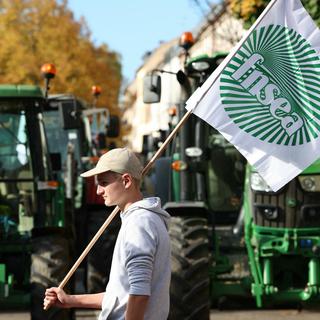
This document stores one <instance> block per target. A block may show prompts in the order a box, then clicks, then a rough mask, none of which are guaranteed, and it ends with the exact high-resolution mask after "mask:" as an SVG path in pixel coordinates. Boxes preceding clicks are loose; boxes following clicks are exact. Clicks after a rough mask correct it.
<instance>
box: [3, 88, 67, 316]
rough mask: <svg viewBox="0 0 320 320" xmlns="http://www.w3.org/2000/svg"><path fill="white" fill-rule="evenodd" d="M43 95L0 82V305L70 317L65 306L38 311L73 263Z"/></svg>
mask: <svg viewBox="0 0 320 320" xmlns="http://www.w3.org/2000/svg"><path fill="white" fill-rule="evenodd" d="M46 103H47V100H46V97H45V95H44V94H43V92H42V90H41V88H40V87H38V86H31V85H1V86H0V137H1V144H0V148H1V152H0V228H1V232H0V268H1V273H0V304H1V308H2V309H6V308H10V309H13V308H14V309H26V308H28V309H30V310H31V318H32V319H33V320H37V319H71V313H70V311H67V310H62V309H60V310H59V309H57V308H52V309H50V310H49V311H47V312H44V311H43V310H42V303H43V297H44V291H45V289H46V288H47V287H50V286H53V285H57V283H59V282H60V281H61V280H62V277H63V275H64V274H66V272H67V271H68V269H69V267H70V264H71V261H72V260H71V259H72V258H71V250H72V230H71V226H70V225H69V223H68V221H69V217H68V214H69V213H70V212H69V211H68V210H66V207H65V206H66V201H65V200H66V199H65V190H64V184H63V183H61V182H60V181H59V179H58V178H57V176H56V175H55V174H54V172H56V171H59V170H61V158H60V156H59V154H57V153H51V154H50V153H49V147H48V141H47V138H46V131H45V125H44V121H43V109H44V107H45V105H46Z"/></svg>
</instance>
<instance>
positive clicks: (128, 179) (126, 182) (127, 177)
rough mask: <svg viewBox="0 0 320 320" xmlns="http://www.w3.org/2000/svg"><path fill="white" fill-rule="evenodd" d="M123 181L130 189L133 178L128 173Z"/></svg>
mask: <svg viewBox="0 0 320 320" xmlns="http://www.w3.org/2000/svg"><path fill="white" fill-rule="evenodd" d="M122 181H123V185H124V187H125V188H126V189H127V188H129V187H130V186H131V185H132V183H133V181H132V177H131V176H130V175H129V174H127V173H125V174H123V175H122Z"/></svg>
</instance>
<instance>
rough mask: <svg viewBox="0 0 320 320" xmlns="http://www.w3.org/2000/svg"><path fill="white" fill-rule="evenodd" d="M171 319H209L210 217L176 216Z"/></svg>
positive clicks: (173, 232) (172, 260) (172, 247)
mask: <svg viewBox="0 0 320 320" xmlns="http://www.w3.org/2000/svg"><path fill="white" fill-rule="evenodd" d="M170 237H171V250H172V254H171V266H172V274H171V286H170V302H171V306H170V314H169V320H187V319H188V320H209V313H210V303H209V246H208V226H207V219H204V218H198V217H173V218H172V219H171V224H170Z"/></svg>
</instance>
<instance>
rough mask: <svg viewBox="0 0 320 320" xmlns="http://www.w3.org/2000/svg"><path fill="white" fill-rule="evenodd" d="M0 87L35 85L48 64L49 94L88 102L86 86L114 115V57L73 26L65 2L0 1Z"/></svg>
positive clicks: (81, 26) (82, 27) (117, 75)
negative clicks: (53, 71)
mask: <svg viewBox="0 0 320 320" xmlns="http://www.w3.org/2000/svg"><path fill="white" fill-rule="evenodd" d="M0 30H1V37H0V82H1V83H11V84H18V83H26V84H40V85H42V83H43V80H42V78H41V74H40V67H41V65H42V64H43V63H46V62H51V63H54V64H55V65H56V68H57V76H56V78H55V80H54V81H53V82H52V89H51V92H55V93H61V92H64V93H66V92H70V93H73V94H75V95H77V96H79V97H81V98H83V99H85V100H86V101H88V102H91V101H92V96H91V87H92V85H96V84H98V85H100V86H101V87H102V89H103V94H102V95H101V97H100V98H99V100H98V105H103V106H106V107H108V108H109V109H111V112H112V113H118V109H117V104H118V95H119V89H120V84H121V65H120V57H119V55H118V54H117V53H116V52H113V51H111V50H110V49H109V48H108V46H107V45H106V44H103V45H99V46H96V45H94V43H93V42H92V40H91V35H90V31H89V29H88V27H87V25H86V23H85V21H84V19H80V21H77V20H76V19H75V18H74V15H73V13H72V12H71V10H70V9H69V8H68V3H67V0H63V1H57V0H3V1H1V2H0Z"/></svg>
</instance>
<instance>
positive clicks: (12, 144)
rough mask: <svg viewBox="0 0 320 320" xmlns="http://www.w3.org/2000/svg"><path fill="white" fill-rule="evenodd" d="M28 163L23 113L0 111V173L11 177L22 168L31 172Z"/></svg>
mask: <svg viewBox="0 0 320 320" xmlns="http://www.w3.org/2000/svg"><path fill="white" fill-rule="evenodd" d="M30 163H31V161H30V150H29V147H28V141H27V134H26V117H25V115H24V113H23V112H20V113H1V114H0V175H1V176H3V175H7V176H8V175H11V176H12V177H13V176H14V175H15V174H16V173H17V172H19V171H20V170H22V169H23V170H27V171H30V172H31V165H30Z"/></svg>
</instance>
